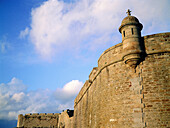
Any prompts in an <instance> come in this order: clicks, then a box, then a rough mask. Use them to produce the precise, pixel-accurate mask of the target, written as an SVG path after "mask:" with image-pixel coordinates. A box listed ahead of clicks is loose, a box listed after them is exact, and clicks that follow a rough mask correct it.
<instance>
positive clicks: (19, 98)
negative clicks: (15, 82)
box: [11, 92, 25, 102]
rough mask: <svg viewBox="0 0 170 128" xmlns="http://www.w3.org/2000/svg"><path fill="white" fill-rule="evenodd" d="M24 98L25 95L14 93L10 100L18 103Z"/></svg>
mask: <svg viewBox="0 0 170 128" xmlns="http://www.w3.org/2000/svg"><path fill="white" fill-rule="evenodd" d="M24 96H25V94H24V93H23V92H20V93H15V94H14V95H13V96H12V98H11V99H12V100H15V101H16V102H20V101H22V99H24Z"/></svg>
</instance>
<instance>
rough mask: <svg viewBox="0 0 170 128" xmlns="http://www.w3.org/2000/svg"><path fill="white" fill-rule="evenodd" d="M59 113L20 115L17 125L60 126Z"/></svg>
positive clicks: (27, 127)
mask: <svg viewBox="0 0 170 128" xmlns="http://www.w3.org/2000/svg"><path fill="white" fill-rule="evenodd" d="M58 119H59V113H33V114H31V113H30V114H25V115H22V114H21V115H19V116H18V124H17V127H24V128H25V127H26V128H32V127H47V128H52V127H53V128H57V127H58Z"/></svg>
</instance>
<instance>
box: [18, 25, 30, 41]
mask: <svg viewBox="0 0 170 128" xmlns="http://www.w3.org/2000/svg"><path fill="white" fill-rule="evenodd" d="M27 35H29V28H28V27H26V28H25V30H22V31H21V32H20V34H19V38H20V39H24V38H25V37H26V36H27Z"/></svg>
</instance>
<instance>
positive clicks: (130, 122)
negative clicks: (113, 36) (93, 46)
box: [73, 33, 170, 128]
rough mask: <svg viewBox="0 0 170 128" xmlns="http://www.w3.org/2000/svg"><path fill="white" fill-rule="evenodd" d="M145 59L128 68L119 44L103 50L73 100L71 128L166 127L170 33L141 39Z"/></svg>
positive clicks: (169, 71) (169, 76)
mask: <svg viewBox="0 0 170 128" xmlns="http://www.w3.org/2000/svg"><path fill="white" fill-rule="evenodd" d="M142 39H143V43H144V44H143V45H144V47H145V54H146V55H145V58H144V60H143V61H142V62H141V63H140V64H139V65H138V66H137V67H136V69H135V70H134V69H132V68H131V67H128V66H127V65H125V64H124V62H123V60H122V56H123V53H122V43H120V44H118V45H116V46H113V47H111V48H109V49H108V50H106V51H105V52H104V53H103V54H102V55H101V57H100V58H99V60H98V67H97V68H95V69H93V70H92V72H91V74H90V76H89V80H88V81H86V83H85V84H84V86H83V88H82V89H81V91H80V93H79V94H78V96H77V97H76V99H75V105H74V125H73V127H75V128H81V127H82V128H84V127H87V128H90V127H96V128H98V127H100V128H106V127H108V128H111V127H113V128H118V127H120V128H133V127H134V128H138V127H139V128H143V127H148V128H149V127H152V128H155V127H170V126H169V124H168V121H169V120H170V118H169V116H168V113H169V110H170V108H169V99H170V97H169V93H170V87H169V85H170V82H169V78H170V67H169V65H170V63H169V62H170V60H169V56H170V33H161V34H154V35H148V36H145V37H143V38H142Z"/></svg>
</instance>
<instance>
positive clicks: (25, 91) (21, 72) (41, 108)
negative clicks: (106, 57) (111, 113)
mask: <svg viewBox="0 0 170 128" xmlns="http://www.w3.org/2000/svg"><path fill="white" fill-rule="evenodd" d="M169 5H170V1H169V0H162V1H159V0H156V1H155V0H143V1H141V0H129V1H128V2H127V0H119V1H118V0H0V17H1V19H0V119H4V120H14V119H16V118H17V115H18V114H19V113H30V112H60V111H61V110H62V109H66V108H73V100H74V98H75V96H76V95H77V93H78V92H79V90H80V88H81V87H82V86H83V83H84V82H85V81H86V80H87V79H88V75H89V74H90V72H91V70H92V68H93V67H96V66H97V60H98V58H99V57H100V55H101V54H102V52H103V51H104V50H106V49H107V48H109V47H111V46H113V45H115V44H118V43H120V42H121V34H120V33H119V31H118V28H119V26H120V24H121V21H122V19H123V18H124V17H126V13H125V12H126V11H127V9H128V8H129V9H131V10H132V15H134V16H136V17H137V18H138V19H139V21H140V22H141V23H142V24H143V26H144V29H143V30H142V35H148V34H154V33H161V32H168V31H169V30H170V24H169V21H170V15H169V13H170V9H169ZM32 97H33V98H32ZM51 102H53V103H54V104H50V103H51ZM47 104H48V105H47ZM49 104H50V105H49ZM12 106H16V107H15V108H13V107H12ZM35 106H36V107H35ZM37 106H38V107H37Z"/></svg>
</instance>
